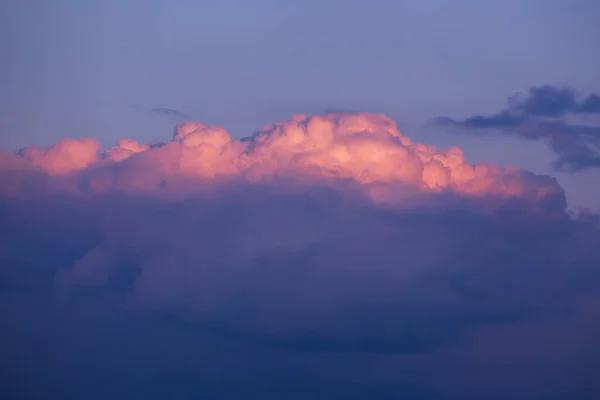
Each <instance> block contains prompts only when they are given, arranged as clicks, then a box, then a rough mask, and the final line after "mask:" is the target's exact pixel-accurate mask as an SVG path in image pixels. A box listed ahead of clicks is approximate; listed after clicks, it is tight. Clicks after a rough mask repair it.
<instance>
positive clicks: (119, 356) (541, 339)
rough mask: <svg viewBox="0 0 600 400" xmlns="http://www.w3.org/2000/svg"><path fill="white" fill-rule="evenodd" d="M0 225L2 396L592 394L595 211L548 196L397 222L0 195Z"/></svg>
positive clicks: (209, 199)
mask: <svg viewBox="0 0 600 400" xmlns="http://www.w3.org/2000/svg"><path fill="white" fill-rule="evenodd" d="M21 179H26V178H25V177H21ZM27 179H31V178H27ZM48 179H50V178H48ZM492 203H493V204H496V206H495V207H492V208H490V207H489V204H492ZM0 218H1V220H2V222H3V223H2V224H0V237H2V239H3V240H2V245H1V246H0V274H1V275H0V282H1V284H0V318H2V321H3V326H4V327H5V328H3V329H2V332H1V333H0V346H2V353H3V354H4V357H3V358H2V361H1V363H0V375H1V376H2V377H7V379H9V381H7V382H6V383H4V384H3V385H1V386H0V391H2V394H7V396H3V397H5V398H11V397H16V395H20V394H24V395H28V396H29V398H40V396H42V395H47V396H49V397H50V396H54V398H86V399H96V398H97V399H100V398H108V397H110V398H128V399H129V398H150V399H152V398H164V397H165V396H171V397H175V398H198V397H203V398H215V399H238V398H261V399H269V398H273V399H275V398H277V399H278V398H299V399H300V398H324V399H327V398H357V399H367V398H369V399H372V398H398V397H400V398H423V399H427V398H440V399H453V398H481V397H485V398H490V399H494V398H497V399H504V398H507V397H509V398H517V399H519V398H522V399H526V398H527V399H529V398H536V397H535V396H541V397H540V398H552V397H549V396H542V395H544V394H548V393H547V392H548V391H550V392H553V393H560V394H561V395H564V396H568V395H571V397H572V395H576V397H577V398H581V399H586V398H590V399H591V398H594V397H592V396H593V395H597V394H598V393H599V392H598V390H600V388H599V387H598V384H597V383H596V381H595V380H594V379H593V371H594V368H595V367H596V366H598V365H600V354H597V352H595V350H594V349H595V343H596V337H597V336H596V335H595V333H600V318H599V317H600V315H598V314H597V313H594V310H597V309H599V308H598V305H600V299H598V297H597V293H598V292H599V291H600V255H599V254H598V251H597V245H598V243H600V230H599V226H598V222H597V221H598V220H597V218H598V217H597V216H596V215H594V214H590V215H585V216H581V217H578V218H571V217H569V216H568V215H566V213H565V211H564V197H563V196H562V195H558V194H557V195H556V196H555V197H554V198H552V199H550V200H548V201H547V202H546V203H538V202H534V203H531V202H529V201H524V200H519V199H513V200H501V201H500V200H498V199H494V198H489V197H461V196H457V195H451V194H447V193H443V194H439V195H426V196H424V197H423V198H422V199H418V200H417V201H414V202H412V203H411V206H410V207H402V208H400V207H381V206H374V205H372V204H371V203H369V202H368V201H367V200H366V199H365V198H362V197H361V196H359V195H357V194H356V193H355V192H352V191H348V192H343V193H342V192H338V191H334V190H331V189H329V188H328V187H320V186H318V185H313V186H304V187H303V188H302V189H299V188H296V189H294V190H291V189H290V186H289V185H288V186H287V188H286V189H284V187H283V186H282V185H280V184H278V183H274V184H269V185H265V184H263V185H258V184H244V185H242V184H231V185H227V186H223V187H221V188H217V189H215V190H214V191H211V193H210V195H207V194H206V193H204V194H202V193H199V194H195V195H194V194H191V195H190V196H188V197H186V198H179V199H170V200H169V199H166V198H157V197H152V196H144V195H137V196H134V195H119V194H117V193H111V194H104V195H100V194H95V195H93V196H85V195H84V196H81V195H79V196H69V195H64V194H48V193H46V194H43V193H40V192H36V193H30V194H22V195H20V196H18V197H9V196H5V197H2V198H0ZM532 338H533V339H534V340H532ZM568 343H576V344H577V345H576V346H575V345H573V346H567V345H565V344H568ZM498 349H503V351H499V350H498ZM539 360H543V365H542V366H537V367H535V368H534V366H535V365H536V363H539ZM475 373H477V377H478V378H477V382H476V383H469V381H468V380H467V379H466V377H467V376H474V375H473V374H475ZM31 382H36V384H37V385H31ZM469 396H471V397H469Z"/></svg>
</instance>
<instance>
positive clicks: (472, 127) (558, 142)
mask: <svg viewBox="0 0 600 400" xmlns="http://www.w3.org/2000/svg"><path fill="white" fill-rule="evenodd" d="M599 116H600V96H598V95H597V94H595V93H592V94H589V95H587V96H581V95H579V94H578V93H577V92H576V91H574V90H573V89H570V88H566V87H555V86H550V85H545V86H539V87H533V88H531V89H530V90H529V92H528V93H527V94H526V95H524V96H523V95H519V96H513V97H512V98H510V99H509V104H508V107H507V108H505V109H503V110H501V111H500V112H498V113H496V114H492V115H475V116H471V117H468V118H466V119H464V120H454V119H452V118H448V117H440V118H436V119H435V120H434V123H436V124H437V125H440V126H450V127H459V128H463V129H465V130H467V131H472V132H475V131H481V130H484V129H499V130H501V131H502V132H503V133H506V134H509V135H515V136H518V137H521V138H523V139H530V140H540V139H541V140H545V141H547V143H548V145H549V147H550V148H551V149H552V151H554V152H555V153H556V154H557V155H558V159H557V160H556V161H555V162H554V167H555V168H556V169H557V170H568V171H581V170H584V169H588V168H594V167H600V125H598V124H591V125H590V124H585V123H582V122H581V121H580V122H573V121H569V120H568V118H571V120H573V119H575V120H577V119H579V120H581V119H584V120H585V119H586V118H588V119H589V118H596V119H597V118H598V117H599ZM596 122H598V121H596Z"/></svg>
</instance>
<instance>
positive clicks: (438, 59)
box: [0, 0, 600, 207]
mask: <svg viewBox="0 0 600 400" xmlns="http://www.w3.org/2000/svg"><path fill="white" fill-rule="evenodd" d="M599 15H600V6H598V4H597V2H595V1H593V0H572V1H564V0H529V1H522V0H508V1H502V2H499V1H488V0H459V1H449V0H428V1H419V2H417V1H397V0H377V1H375V2H365V1H360V0H348V1H343V2H342V1H333V0H326V1H323V0H318V1H317V0H305V1H302V2H287V1H277V0H256V1H242V0H222V1H191V0H173V1H168V2H167V1H152V2H147V1H142V0H128V1H121V0H103V1H86V2H80V1H76V0H57V1H53V2H48V1H43V0H28V1H16V0H8V1H3V2H2V4H1V5H0V19H1V23H0V29H1V30H2V31H1V32H0V33H1V35H0V48H2V53H3V60H4V62H3V65H4V68H3V71H2V73H1V74H0V86H1V87H2V90H1V91H0V131H1V132H2V136H1V137H0V148H2V149H4V150H10V151H12V150H17V149H18V148H21V147H24V146H27V145H31V144H35V145H44V146H45V145H50V144H52V143H54V142H56V141H57V140H58V139H60V138H63V137H82V136H92V137H97V138H99V139H100V140H101V142H102V144H103V145H105V146H109V145H112V144H114V142H115V141H116V140H117V139H118V138H122V137H132V138H134V139H136V140H140V141H147V142H156V141H162V140H167V139H168V137H169V135H170V132H171V131H172V128H173V125H174V123H175V122H177V120H178V117H177V116H164V115H155V114H151V110H152V109H155V108H168V109H175V110H178V111H179V112H181V113H183V114H185V115H186V116H188V117H189V118H192V119H198V120H201V121H203V122H205V123H211V124H217V125H221V126H224V127H225V128H226V129H227V130H228V131H229V132H230V133H231V134H232V136H234V137H241V136H247V135H249V134H251V133H252V132H253V131H254V130H255V129H257V128H259V127H261V126H263V125H264V124H266V123H272V122H275V121H280V120H284V119H287V118H288V117H289V116H290V115H292V114H294V113H315V112H322V111H323V110H327V109H351V110H356V111H376V112H383V113H385V114H387V115H389V116H391V117H392V118H394V119H396V120H398V121H399V123H400V125H401V128H402V127H403V126H404V125H408V126H410V127H413V126H416V125H418V124H420V123H423V122H425V121H427V120H428V119H430V118H433V117H436V116H439V115H449V116H453V117H467V116H469V115H472V114H478V113H488V112H493V111H495V110H497V109H499V108H500V107H502V106H503V104H504V103H505V99H506V97H507V96H509V95H511V94H513V93H516V92H521V91H525V90H527V89H528V88H529V87H530V86H534V85H542V84H553V85H563V84H564V85H569V86H571V87H573V88H575V89H578V90H582V91H590V92H598V91H600V74H598V71H599V70H600V54H599V53H598V52H597V51H595V49H596V45H597V43H596V38H597V37H598V36H599V35H600V32H599V31H598V26H597V23H596V21H597V18H598V16H599ZM403 130H404V133H405V134H406V135H408V136H409V137H414V136H415V135H417V131H418V130H417V129H416V128H409V127H407V128H403ZM444 136H445V135H444V134H443V133H440V134H436V135H430V136H429V139H430V140H429V142H431V143H433V144H436V145H437V144H439V145H445V144H447V143H456V144H460V145H463V146H464V147H465V148H466V154H467V157H469V158H471V159H477V158H478V157H479V154H480V153H481V154H486V155H489V156H490V157H487V158H486V161H495V162H498V163H501V164H513V165H517V166H523V167H529V168H535V169H536V170H538V171H539V172H551V171H550V169H549V168H548V157H550V155H549V154H547V153H546V151H545V149H544V146H535V148H534V147H527V151H526V153H527V154H526V155H525V157H526V158H527V160H523V159H522V158H523V156H521V155H518V154H519V153H520V152H523V150H522V149H519V147H522V146H523V145H524V144H523V142H521V141H517V140H509V141H506V140H505V141H499V140H497V139H496V138H490V139H489V140H484V141H481V142H477V144H476V145H474V144H473V145H469V144H468V143H462V142H463V141H462V140H461V139H459V138H456V137H451V138H446V137H444ZM459 142H460V143H459ZM538 147H539V148H538ZM515 152H516V155H515V154H514V153H515ZM584 175H586V178H585V179H584V178H583V177H582V176H579V177H578V178H577V179H575V180H574V181H573V182H570V181H569V179H570V177H569V176H564V177H563V176H560V177H559V179H560V180H561V183H562V182H564V183H565V185H566V186H572V187H573V189H572V190H571V191H572V192H573V194H572V195H571V196H575V199H576V200H574V201H573V202H574V203H576V204H584V205H586V206H591V207H597V206H598V202H597V201H594V199H591V198H590V196H589V195H588V194H586V193H584V192H583V191H582V190H578V189H577V188H578V187H579V184H578V183H577V182H575V181H582V180H583V181H585V182H584V183H583V184H584V186H587V187H589V186H591V182H593V180H594V179H595V174H593V175H594V176H590V177H587V175H591V174H589V173H585V174H584ZM579 192H581V193H579ZM597 195H598V193H595V194H594V196H597Z"/></svg>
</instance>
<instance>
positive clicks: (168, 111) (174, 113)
mask: <svg viewBox="0 0 600 400" xmlns="http://www.w3.org/2000/svg"><path fill="white" fill-rule="evenodd" d="M150 114H152V115H166V116H169V117H178V118H189V116H188V115H187V114H184V113H182V112H181V111H179V110H175V109H173V108H162V107H158V108H153V109H151V110H150Z"/></svg>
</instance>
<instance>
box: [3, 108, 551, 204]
mask: <svg viewBox="0 0 600 400" xmlns="http://www.w3.org/2000/svg"><path fill="white" fill-rule="evenodd" d="M99 148H100V146H99V144H98V142H97V141H96V140H94V139H81V140H68V139H65V140H63V141H61V142H59V143H57V144H56V145H55V146H52V147H49V148H47V149H37V148H27V149H24V150H22V151H21V152H19V154H18V156H19V157H21V158H22V159H23V160H24V161H26V163H27V164H26V165H28V166H31V167H35V168H38V169H39V170H41V171H43V172H45V173H48V174H52V175H57V174H62V175H66V174H69V173H71V174H73V173H79V175H80V179H81V180H86V181H87V182H88V183H89V185H91V187H93V188H94V190H100V188H104V189H105V190H109V189H111V188H114V187H118V188H119V189H121V190H134V189H135V190H139V189H140V188H145V189H146V190H148V191H156V190H157V189H160V188H164V186H165V185H170V184H171V185H174V186H179V187H181V186H184V185H185V183H184V181H186V180H187V181H188V183H189V181H190V180H204V181H206V180H213V181H215V182H223V181H231V180H243V181H265V180H269V179H271V180H272V179H277V178H282V177H285V178H294V179H308V180H315V179H317V180H319V181H322V182H326V181H329V182H334V181H340V180H347V181H352V182H355V183H357V184H359V185H363V186H364V187H365V188H366V189H365V190H367V191H369V193H370V194H371V196H372V197H373V198H374V199H376V200H379V201H393V198H394V195H393V193H394V190H393V187H394V186H396V187H397V186H398V185H404V186H405V187H411V188H413V189H414V190H416V191H420V192H442V191H452V192H456V193H463V194H470V195H485V194H493V195H499V196H530V197H534V198H541V197H545V196H546V195H548V194H551V193H555V192H558V191H560V188H558V186H557V185H556V182H554V181H553V180H551V179H548V178H544V177H536V178H534V179H531V176H530V175H528V174H527V173H522V172H520V171H518V170H515V169H500V168H498V167H497V166H495V165H492V164H479V165H472V164H469V163H468V162H467V161H466V160H465V158H464V156H463V153H462V151H461V149H459V148H457V147H453V148H449V149H446V150H441V151H440V150H437V149H436V148H434V147H433V146H429V145H425V144H421V143H413V142H412V141H411V140H410V139H409V138H408V137H406V136H404V135H402V134H401V133H400V132H399V131H398V128H397V126H396V124H395V122H394V121H393V120H391V119H389V118H388V117H386V116H384V115H375V114H343V113H336V114H323V115H316V116H306V115H296V116H294V117H292V118H291V119H290V120H288V121H285V122H280V123H276V124H272V125H268V126H265V127H263V128H262V129H260V130H259V131H257V132H256V133H255V134H254V135H253V136H251V137H247V138H244V139H241V140H232V139H231V137H230V136H229V134H228V133H227V131H225V130H224V129H223V128H220V127H216V126H206V125H204V124H202V123H199V122H186V123H180V124H178V125H177V127H176V128H175V132H174V134H173V138H172V140H171V141H170V142H168V143H166V144H164V145H160V146H158V145H148V144H140V143H137V142H136V141H134V140H131V139H124V140H121V141H119V142H118V144H117V145H116V146H114V147H111V148H109V149H108V150H106V151H105V152H103V153H102V154H98V151H99ZM134 156H135V157H134ZM13 158H14V157H13ZM13 164H14V162H13V163H6V162H5V163H3V165H13ZM2 168H7V167H6V166H2ZM82 170H84V171H82ZM396 192H397V191H396Z"/></svg>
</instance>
